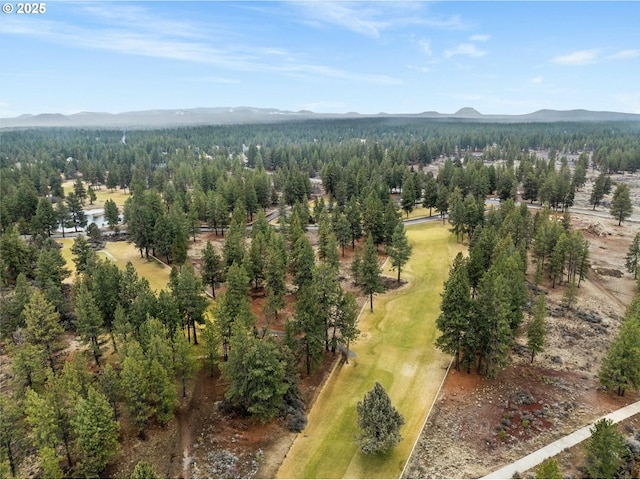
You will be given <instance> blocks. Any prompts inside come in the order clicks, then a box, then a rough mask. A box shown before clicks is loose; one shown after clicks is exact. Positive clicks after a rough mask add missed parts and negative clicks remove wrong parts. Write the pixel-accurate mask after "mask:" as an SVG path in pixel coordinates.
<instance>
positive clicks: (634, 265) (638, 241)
mask: <svg viewBox="0 0 640 480" xmlns="http://www.w3.org/2000/svg"><path fill="white" fill-rule="evenodd" d="M639 263H640V232H638V233H636V236H635V237H633V242H631V245H630V246H629V251H628V252H627V256H626V257H625V266H626V267H627V271H628V272H629V273H633V278H634V279H637V278H638V264H639Z"/></svg>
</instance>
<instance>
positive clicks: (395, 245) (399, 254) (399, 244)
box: [387, 222, 412, 283]
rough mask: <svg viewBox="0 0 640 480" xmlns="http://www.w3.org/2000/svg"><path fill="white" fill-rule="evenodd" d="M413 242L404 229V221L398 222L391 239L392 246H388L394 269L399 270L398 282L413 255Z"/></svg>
mask: <svg viewBox="0 0 640 480" xmlns="http://www.w3.org/2000/svg"><path fill="white" fill-rule="evenodd" d="M411 250H412V247H411V244H409V239H408V238H407V234H406V232H405V230H404V225H403V224H402V222H398V224H397V226H396V229H395V230H394V232H393V238H392V239H391V246H390V247H389V248H388V250H387V253H388V254H389V257H390V258H391V266H392V267H393V270H396V269H397V270H398V283H400V271H401V270H402V267H404V266H405V264H406V263H407V262H408V261H409V257H410V256H411Z"/></svg>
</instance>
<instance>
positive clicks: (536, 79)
mask: <svg viewBox="0 0 640 480" xmlns="http://www.w3.org/2000/svg"><path fill="white" fill-rule="evenodd" d="M542 82H544V77H543V76H542V75H538V76H537V77H533V78H532V79H531V83H535V84H536V85H538V84H540V83H542Z"/></svg>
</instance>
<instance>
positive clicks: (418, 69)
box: [405, 65, 431, 73]
mask: <svg viewBox="0 0 640 480" xmlns="http://www.w3.org/2000/svg"><path fill="white" fill-rule="evenodd" d="M405 67H406V68H408V69H409V70H415V71H416V72H420V73H427V72H430V71H431V69H430V68H429V67H421V66H419V65H405Z"/></svg>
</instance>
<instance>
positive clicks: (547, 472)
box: [536, 458, 564, 479]
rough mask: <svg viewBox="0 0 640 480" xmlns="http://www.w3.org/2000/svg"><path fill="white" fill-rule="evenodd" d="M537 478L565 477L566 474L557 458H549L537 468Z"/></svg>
mask: <svg viewBox="0 0 640 480" xmlns="http://www.w3.org/2000/svg"><path fill="white" fill-rule="evenodd" d="M536 478H542V479H544V478H564V476H563V475H562V472H561V471H560V467H558V461H557V460H556V459H555V458H549V459H547V460H545V461H544V462H542V463H541V464H540V465H539V466H538V468H536Z"/></svg>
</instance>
